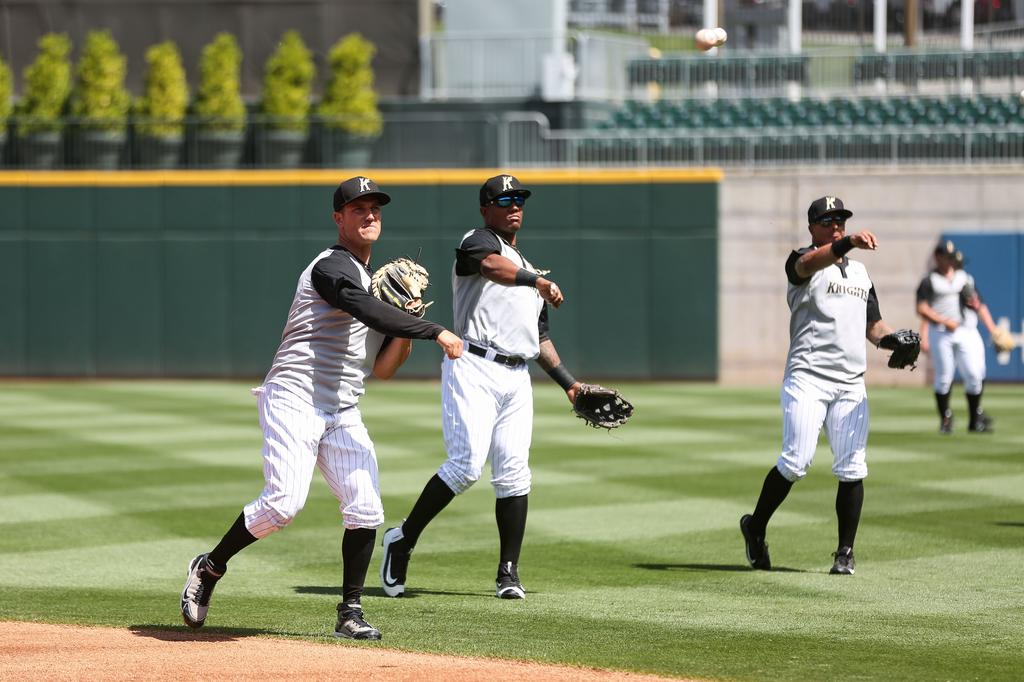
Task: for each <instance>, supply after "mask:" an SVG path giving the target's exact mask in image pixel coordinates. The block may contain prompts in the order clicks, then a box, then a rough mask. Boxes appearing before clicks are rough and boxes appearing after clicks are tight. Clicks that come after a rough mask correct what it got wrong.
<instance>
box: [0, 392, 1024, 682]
mask: <svg viewBox="0 0 1024 682" xmlns="http://www.w3.org/2000/svg"><path fill="white" fill-rule="evenodd" d="M617 387H618V388H620V389H621V390H623V392H624V393H625V394H626V395H627V396H628V397H629V398H630V400H632V401H633V402H634V404H635V405H636V408H637V414H636V416H635V418H634V420H633V421H632V422H630V424H628V425H627V426H626V427H624V428H622V429H619V430H617V431H614V432H611V433H606V432H603V431H597V430H593V429H588V428H586V427H585V426H584V425H583V423H582V422H580V421H579V420H577V419H574V418H573V417H572V415H571V413H570V409H569V404H568V402H567V401H566V400H565V397H564V395H563V394H561V392H560V391H559V390H558V389H557V388H556V387H554V386H552V385H550V383H549V382H547V381H545V380H538V385H537V391H536V393H537V396H536V414H537V419H536V429H535V434H534V447H533V452H532V456H531V463H532V468H533V470H534V491H533V493H532V494H531V498H530V510H531V511H530V519H529V522H528V528H527V536H526V542H525V547H524V551H523V557H522V563H521V574H522V578H523V582H524V584H525V585H526V587H527V590H528V592H529V595H528V598H527V600H525V601H524V602H505V601H501V600H497V599H494V597H493V578H494V571H495V568H496V561H497V533H496V529H495V522H494V504H493V494H492V493H491V490H490V486H489V485H488V484H487V478H488V476H489V472H487V471H485V473H484V476H483V478H482V481H481V482H480V483H478V484H477V486H476V487H474V488H473V489H471V490H470V491H469V492H467V493H466V494H465V495H463V496H461V497H459V498H457V499H456V500H455V501H454V502H453V503H452V504H451V505H450V506H449V508H448V509H447V510H445V511H444V512H443V513H442V514H441V515H440V516H439V517H438V518H437V520H436V521H435V522H434V523H433V524H432V525H431V526H430V527H429V528H428V529H427V531H426V532H425V533H424V535H423V537H422V539H421V541H420V544H419V546H418V547H417V550H416V553H415V554H414V556H413V560H412V563H411V565H410V573H409V583H408V586H409V595H408V597H406V598H404V599H401V600H391V599H386V598H384V597H383V596H382V592H381V591H380V589H379V588H378V587H377V586H376V581H375V569H376V562H377V560H378V559H379V552H380V549H379V547H378V548H377V550H376V552H377V554H376V555H375V557H374V565H373V569H372V570H371V575H370V580H369V581H368V585H369V588H368V590H367V597H366V598H365V600H364V605H365V607H366V612H367V616H368V618H369V619H370V620H371V622H373V623H374V625H376V626H377V627H379V628H380V629H381V630H382V631H383V633H384V645H385V646H388V645H390V646H397V647H401V648H404V649H409V650H421V651H432V652H442V653H456V654H472V655H486V656H499V657H507V658H521V659H532V660H538V661H548V662H563V663H569V664H582V665H588V666H599V667H611V668H618V669H624V670H636V671H647V672H658V673H662V674H669V675H679V676H688V677H715V678H725V679H740V680H745V679H752V680H753V679H773V680H807V679H825V678H833V677H839V676H843V677H855V678H860V679H886V680H888V679H915V680H919V679H1007V680H1009V679H1017V678H1018V677H1019V671H1020V670H1021V669H1022V664H1024V655H1022V654H1021V651H1022V649H1024V612H1022V609H1021V606H1020V579H1019V567H1020V566H1021V565H1022V564H1024V500H1022V494H1021V493H1020V490H1021V489H1022V487H1024V454H1022V453H1024V420H1021V419H1020V417H1019V415H1020V413H1021V406H1022V405H1024V387H1020V386H999V385H996V386H991V387H989V388H988V389H987V390H986V398H985V403H986V408H987V410H988V411H989V412H990V413H991V414H993V415H994V416H995V417H996V419H997V421H996V432H995V433H994V434H991V435H973V434H971V435H969V434H966V433H964V432H963V431H962V430H960V431H959V432H958V433H956V434H954V435H953V436H952V437H943V436H940V435H938V434H937V433H936V432H935V431H936V427H937V419H936V417H935V414H934V406H933V403H932V397H931V394H930V393H929V392H928V391H927V389H920V390H912V389H880V388H879V389H870V391H869V394H870V399H871V420H872V431H871V438H870V440H869V454H868V463H869V468H870V475H869V478H868V480H867V482H866V501H865V510H864V518H863V520H862V523H861V531H860V534H859V539H858V543H857V559H858V570H857V575H856V576H854V577H852V578H848V577H837V576H830V575H828V574H827V572H828V567H829V565H830V556H829V555H830V553H831V552H832V551H833V550H834V548H835V547H834V545H835V520H834V510H833V507H834V496H835V484H834V480H833V479H832V477H831V474H830V471H829V468H830V467H829V465H830V461H831V455H830V453H829V451H828V445H827V442H826V441H825V440H824V439H822V440H821V442H820V443H819V449H818V453H817V458H816V463H815V466H814V467H813V469H812V470H811V472H810V474H809V475H808V477H807V479H806V480H805V481H803V482H801V483H800V484H798V485H797V486H796V487H795V488H794V490H793V492H792V493H791V495H790V497H789V499H788V500H787V501H786V503H785V504H784V505H783V507H782V509H781V510H780V512H779V513H778V515H777V516H776V518H775V519H774V520H773V523H772V526H771V528H770V530H769V538H768V541H769V544H770V545H771V550H772V557H773V561H774V564H775V565H776V568H777V570H775V571H772V572H771V573H764V572H754V571H751V570H749V569H748V568H747V567H746V565H745V562H744V560H743V549H742V543H741V541H740V536H739V532H738V529H737V527H736V524H737V521H738V519H739V516H740V515H741V514H743V513H745V512H747V511H750V509H751V508H752V507H753V504H754V501H755V499H756V496H757V492H758V490H759V488H760V484H761V481H762V479H763V477H764V475H765V473H766V472H767V471H768V468H769V467H770V466H771V465H772V463H773V462H774V459H775V457H776V455H777V451H778V447H779V435H780V416H779V407H778V391H777V389H772V388H765V389H760V388H758V389H744V388H735V387H721V386H714V385H701V384H673V383H664V384H624V385H622V386H617ZM960 390H961V389H960V388H959V387H957V388H956V389H955V394H956V398H955V401H958V402H959V403H962V402H963V399H962V398H961V397H960ZM954 404H955V406H956V407H958V410H959V412H960V415H959V416H960V417H961V418H960V419H959V420H958V421H959V423H960V424H963V423H965V422H966V419H965V418H963V415H962V413H963V407H962V405H957V404H956V403H954ZM362 411H363V414H364V418H365V421H366V423H367V426H368V428H369V430H370V433H371V435H372V436H373V438H374V440H375V442H376V444H377V449H378V459H379V462H380V468H381V483H382V488H383V494H384V500H385V510H386V512H387V517H388V520H389V524H393V523H397V522H399V521H400V520H401V516H402V515H403V514H405V513H407V512H408V510H409V508H410V507H411V504H412V502H413V501H414V500H415V498H416V496H417V495H418V493H419V491H420V489H421V488H422V486H423V484H424V483H425V482H426V481H427V479H428V478H429V477H430V476H431V475H432V474H433V473H434V471H435V470H436V468H437V466H438V465H439V464H440V463H441V461H442V459H443V452H442V443H441V434H440V426H439V423H438V418H439V412H440V405H439V387H438V385H437V384H436V383H431V382H390V383H388V382H374V383H371V384H370V385H369V389H368V393H367V395H366V397H365V398H364V400H363V403H362ZM260 443H261V439H260V432H259V429H258V426H257V423H256V411H255V405H254V401H253V398H252V397H251V396H250V395H249V392H248V384H243V383H240V382H210V381H167V382H141V381H125V382H51V381H47V382H11V381H9V382H5V383H2V384H0V490H2V491H3V495H2V496H0V594H2V598H0V619H22V620H40V621H48V622H57V623H59V622H69V623H96V624H107V625H115V626H122V627H128V626H142V627H169V628H178V627H182V626H181V625H180V614H179V613H178V610H177V598H178V593H179V591H180V589H181V584H182V581H183V579H184V573H185V568H186V566H187V564H188V561H189V559H190V558H191V557H192V556H194V555H195V554H196V553H198V552H200V551H205V550H207V549H209V548H210V547H211V546H212V545H213V544H214V543H215V542H216V541H217V540H218V539H219V537H220V535H221V534H222V533H223V532H224V531H225V530H226V529H227V527H228V526H229V525H230V523H231V522H232V521H233V520H234V518H235V517H236V516H237V515H238V512H239V510H240V508H241V507H242V505H243V504H245V503H246V502H248V501H249V500H250V499H252V498H253V497H255V496H256V495H257V494H258V492H259V490H260V488H261V486H262V474H261V463H260V455H259V450H260ZM340 538H341V524H340V519H339V514H338V508H337V503H336V501H335V500H334V499H333V498H332V497H331V496H330V494H329V492H328V490H327V487H326V485H325V484H324V483H323V482H322V480H321V479H320V478H319V474H317V475H316V476H315V478H314V484H313V487H312V491H311V494H310V498H309V500H308V502H307V505H306V508H305V510H304V511H303V512H302V514H300V515H299V517H298V519H297V520H296V522H295V523H294V524H293V525H292V526H291V527H289V528H287V529H286V530H285V531H283V532H281V533H278V534H276V535H274V536H271V537H269V538H267V539H265V540H263V541H261V542H259V543H257V544H256V545H254V546H252V547H250V548H248V549H247V550H245V552H243V553H242V554H241V555H239V556H238V557H237V558H236V559H235V560H233V561H232V563H231V570H230V573H229V575H228V576H227V577H226V578H225V580H224V581H223V582H222V583H221V584H220V585H219V586H218V588H217V594H216V596H215V598H214V602H213V605H212V608H211V611H210V618H209V620H208V625H207V627H208V628H209V629H210V630H211V631H213V632H218V631H220V632H226V633H232V634H236V635H238V634H246V633H270V634H276V635H281V636H286V637H297V638H321V637H324V638H327V637H329V635H330V633H331V632H332V627H333V620H334V604H335V602H336V601H337V600H338V599H339V598H340V582H341V569H340Z"/></svg>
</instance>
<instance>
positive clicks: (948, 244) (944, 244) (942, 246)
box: [935, 239, 957, 259]
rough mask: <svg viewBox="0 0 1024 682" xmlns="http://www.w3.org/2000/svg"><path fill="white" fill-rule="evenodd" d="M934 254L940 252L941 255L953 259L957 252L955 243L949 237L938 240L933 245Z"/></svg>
mask: <svg viewBox="0 0 1024 682" xmlns="http://www.w3.org/2000/svg"><path fill="white" fill-rule="evenodd" d="M935 254H936V255H939V254H942V255H943V256H949V257H950V258H954V259H955V258H956V254H957V250H956V245H955V244H954V243H953V241H952V240H951V239H942V240H939V243H938V244H936V245H935Z"/></svg>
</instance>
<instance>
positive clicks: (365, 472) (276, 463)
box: [244, 384, 384, 538]
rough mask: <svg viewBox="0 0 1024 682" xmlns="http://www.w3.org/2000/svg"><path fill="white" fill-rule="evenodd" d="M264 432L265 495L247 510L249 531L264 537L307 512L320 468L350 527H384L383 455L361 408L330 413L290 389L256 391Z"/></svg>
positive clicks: (346, 524)
mask: <svg viewBox="0 0 1024 682" xmlns="http://www.w3.org/2000/svg"><path fill="white" fill-rule="evenodd" d="M253 393H254V394H255V395H256V396H257V401H258V408H259V415H260V427H261V428H262V429H263V478H264V481H265V484H264V486H263V492H262V493H260V496H259V497H258V498H257V499H255V500H253V501H252V502H250V503H249V504H247V505H245V509H244V514H245V527H246V528H247V529H248V530H249V532H250V533H252V534H253V536H254V537H257V538H262V537H264V536H267V535H270V534H271V533H273V532H274V531H276V530H280V529H281V528H284V527H285V526H287V525H288V524H289V523H291V522H292V520H293V519H294V518H295V516H296V515H297V514H298V513H299V512H300V511H301V510H302V507H303V506H304V505H305V504H306V497H307V496H308V495H309V484H310V483H311V482H312V480H313V469H314V467H319V468H320V472H321V473H322V474H323V476H324V479H325V480H326V481H327V485H328V486H330V488H331V492H332V493H334V496H335V497H336V498H338V501H339V502H340V509H341V514H342V518H343V519H344V523H345V527H346V528H376V527H377V526H379V525H381V524H382V523H384V506H383V504H382V503H381V499H380V484H379V482H378V478H377V455H376V453H375V451H374V449H373V442H372V441H371V440H370V434H369V433H367V431H366V427H365V426H363V418H362V415H361V414H360V413H359V408H358V406H352V407H350V408H348V409H345V410H342V411H341V412H337V413H330V412H324V411H323V410H320V409H317V408H316V407H314V406H313V405H310V404H309V403H307V402H305V401H303V400H302V399H301V398H299V397H298V396H296V395H294V394H293V393H291V392H289V391H288V390H287V389H285V388H282V387H280V386H277V385H275V384H266V385H264V386H261V387H260V388H257V389H253Z"/></svg>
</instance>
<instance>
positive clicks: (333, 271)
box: [264, 245, 444, 413]
mask: <svg viewBox="0 0 1024 682" xmlns="http://www.w3.org/2000/svg"><path fill="white" fill-rule="evenodd" d="M369 287H370V271H369V270H368V269H367V267H366V266H365V265H364V264H363V263H362V262H360V261H359V260H358V259H357V258H356V257H355V256H353V255H352V254H351V253H349V251H347V250H346V249H345V248H344V247H342V246H340V245H336V246H333V247H331V248H329V249H326V250H325V251H323V252H321V253H320V254H319V255H317V257H316V258H314V259H313V261H312V262H311V263H310V264H309V265H308V266H306V269H305V270H303V271H302V274H301V275H300V276H299V282H298V285H297V286H296V288H295V298H294V300H293V301H292V305H291V308H290V309H289V310H288V319H287V321H286V323H285V327H284V333H283V334H282V337H281V344H280V346H279V347H278V349H277V353H276V354H275V355H274V360H273V363H272V365H271V367H270V371H269V372H268V373H267V376H266V379H265V380H264V383H265V384H276V385H278V386H282V387H284V388H286V389H287V390H288V391H290V392H292V393H294V394H295V395H297V396H299V397H300V398H302V399H303V400H305V401H307V402H309V403H310V404H312V405H314V406H315V407H317V408H318V409H321V410H324V411H325V412H332V413H333V412H339V411H341V410H343V409H345V408H346V407H351V406H352V405H355V404H356V403H357V402H358V401H359V397H360V396H361V395H362V394H363V393H364V391H365V389H364V382H365V380H366V376H367V375H368V374H369V373H370V372H371V371H372V370H373V364H374V362H375V361H376V358H377V353H378V352H380V349H381V348H382V347H383V346H384V344H385V343H386V342H387V341H388V337H401V338H413V339H435V338H437V336H438V335H439V334H440V333H441V332H442V331H444V328H443V327H441V326H440V325H438V324H436V323H434V322H430V321H428V320H421V319H418V318H416V317H413V316H412V315H409V314H408V313H406V312H403V311H401V310H398V309H397V308H395V307H393V306H391V305H388V304H386V303H383V302H381V301H379V300H377V299H376V298H374V297H373V296H372V295H371V294H370V293H369Z"/></svg>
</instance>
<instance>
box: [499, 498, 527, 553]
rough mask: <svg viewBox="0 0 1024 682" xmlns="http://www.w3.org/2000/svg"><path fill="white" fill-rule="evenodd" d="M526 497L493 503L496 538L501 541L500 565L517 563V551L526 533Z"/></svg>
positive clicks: (502, 499) (520, 547) (504, 499)
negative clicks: (509, 562) (496, 523)
mask: <svg viewBox="0 0 1024 682" xmlns="http://www.w3.org/2000/svg"><path fill="white" fill-rule="evenodd" d="M527 506H528V505H527V496H526V495H519V496H517V497H503V498H501V499H498V500H495V501H494V518H495V519H496V520H497V522H498V538H499V539H500V541H501V550H500V551H501V554H500V556H501V563H502V564H504V563H505V562H508V561H511V562H512V563H513V564H518V563H519V551H520V550H521V549H522V548H523V535H524V534H525V533H526V509H527Z"/></svg>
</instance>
